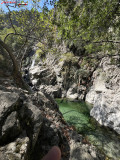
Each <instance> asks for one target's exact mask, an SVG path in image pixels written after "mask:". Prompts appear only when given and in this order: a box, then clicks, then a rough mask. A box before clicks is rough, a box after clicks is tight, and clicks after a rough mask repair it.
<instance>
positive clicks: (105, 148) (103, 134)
mask: <svg viewBox="0 0 120 160" xmlns="http://www.w3.org/2000/svg"><path fill="white" fill-rule="evenodd" d="M56 101H57V103H58V105H59V107H60V111H61V112H62V114H63V116H64V118H65V120H66V121H67V122H68V123H69V124H71V125H73V126H75V128H76V129H77V131H78V132H79V133H81V134H83V135H84V136H85V139H86V140H87V141H89V142H90V143H92V144H94V145H95V146H96V147H97V148H98V149H100V150H101V151H102V152H103V153H104V154H105V155H106V156H107V157H108V160H120V147H119V146H120V136H119V135H118V134H117V133H115V132H114V131H113V130H111V129H109V128H106V127H103V126H100V125H99V124H98V123H97V121H95V120H94V119H93V118H92V117H91V116H90V110H91V108H92V106H91V105H89V104H86V103H85V102H69V101H67V100H62V101H61V99H57V100H56Z"/></svg>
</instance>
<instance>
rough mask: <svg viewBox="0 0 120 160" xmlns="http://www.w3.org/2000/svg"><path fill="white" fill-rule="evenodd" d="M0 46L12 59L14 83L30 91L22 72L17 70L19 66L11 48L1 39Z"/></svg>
mask: <svg viewBox="0 0 120 160" xmlns="http://www.w3.org/2000/svg"><path fill="white" fill-rule="evenodd" d="M0 47H2V48H3V49H5V50H6V51H7V53H8V54H9V56H10V58H11V60H12V63H13V75H12V76H13V78H14V81H15V82H16V85H17V86H18V87H20V88H22V89H26V90H27V91H29V92H31V91H32V90H31V89H30V87H29V86H28V84H27V83H26V82H25V81H24V80H23V78H22V74H21V72H20V71H19V67H18V66H19V65H18V63H17V60H16V59H15V56H14V55H13V53H12V51H11V49H10V48H9V47H8V45H7V44H5V43H4V42H3V41H2V40H0Z"/></svg>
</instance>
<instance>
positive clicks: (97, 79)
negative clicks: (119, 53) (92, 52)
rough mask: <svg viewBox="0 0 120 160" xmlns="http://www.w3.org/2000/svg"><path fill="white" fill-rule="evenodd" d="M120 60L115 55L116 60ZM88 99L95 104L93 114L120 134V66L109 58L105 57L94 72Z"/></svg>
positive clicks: (102, 123) (101, 122)
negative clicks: (112, 62)
mask: <svg viewBox="0 0 120 160" xmlns="http://www.w3.org/2000/svg"><path fill="white" fill-rule="evenodd" d="M118 60H119V57H114V61H118ZM86 101H88V102H90V103H92V104H93V105H94V107H93V109H92V110H91V113H90V114H91V116H93V117H94V118H95V119H96V120H97V121H98V122H99V123H100V124H101V125H104V126H108V127H110V128H113V129H114V130H115V131H116V132H117V133H119V134H120V67H119V66H117V65H114V64H111V63H110V59H109V58H104V59H103V60H102V62H101V64H100V65H99V69H97V70H96V71H95V72H94V74H93V86H92V87H91V88H90V90H89V92H88V94H87V96H86Z"/></svg>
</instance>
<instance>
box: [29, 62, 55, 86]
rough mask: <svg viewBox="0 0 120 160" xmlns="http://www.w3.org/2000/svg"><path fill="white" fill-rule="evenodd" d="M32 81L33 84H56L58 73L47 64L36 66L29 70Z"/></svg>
mask: <svg viewBox="0 0 120 160" xmlns="http://www.w3.org/2000/svg"><path fill="white" fill-rule="evenodd" d="M29 74H30V78H31V82H32V84H33V85H36V86H39V85H41V84H44V85H55V84H56V83H57V82H56V74H55V72H54V71H53V70H51V69H50V68H48V67H45V66H39V65H37V66H34V67H33V68H31V69H30V71H29Z"/></svg>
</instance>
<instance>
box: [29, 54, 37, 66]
mask: <svg viewBox="0 0 120 160" xmlns="http://www.w3.org/2000/svg"><path fill="white" fill-rule="evenodd" d="M36 58H37V54H35V56H34V58H33V60H32V64H31V67H30V68H33V67H34V65H35V61H36Z"/></svg>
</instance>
